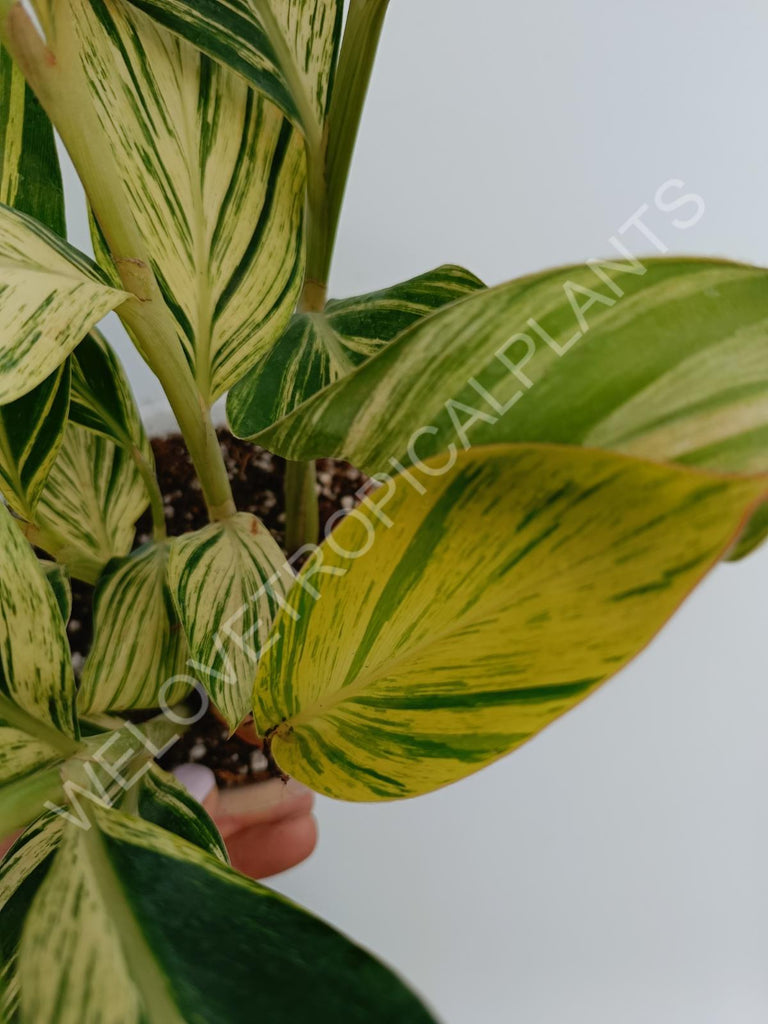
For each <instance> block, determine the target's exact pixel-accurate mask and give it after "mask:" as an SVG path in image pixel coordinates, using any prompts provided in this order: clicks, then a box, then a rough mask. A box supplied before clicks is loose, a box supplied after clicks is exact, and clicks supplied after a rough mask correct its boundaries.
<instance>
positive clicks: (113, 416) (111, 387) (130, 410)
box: [69, 330, 152, 460]
mask: <svg viewBox="0 0 768 1024" xmlns="http://www.w3.org/2000/svg"><path fill="white" fill-rule="evenodd" d="M69 415H70V419H71V420H72V421H73V422H74V423H78V424H79V425H80V426H82V427H86V428H87V429H88V430H92V431H93V432H94V433H96V434H102V435H103V436H104V437H106V438H108V439H109V440H112V441H114V442H115V443H116V444H119V445H120V446H121V447H123V448H133V447H135V448H137V449H139V451H141V453H142V454H143V455H144V457H145V458H148V459H150V460H151V458H152V449H151V447H150V445H149V443H148V441H147V438H146V435H145V433H144V427H143V425H142V422H141V415H140V414H139V410H138V407H137V405H136V400H135V398H134V396H133V392H132V390H131V386H130V384H129V382H128V378H127V376H126V374H125V370H124V369H123V366H122V364H121V362H120V360H119V359H118V358H117V355H116V354H115V352H114V351H113V350H112V349H111V348H110V346H109V344H108V342H107V340H106V338H104V336H103V335H102V334H101V332H100V331H96V330H94V331H91V332H90V334H88V335H86V337H85V338H84V339H83V340H82V341H81V342H80V344H79V345H78V346H77V348H76V349H75V351H74V355H73V358H72V399H71V406H70V413H69Z"/></svg>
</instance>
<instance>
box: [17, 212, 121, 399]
mask: <svg viewBox="0 0 768 1024" xmlns="http://www.w3.org/2000/svg"><path fill="white" fill-rule="evenodd" d="M0 264H1V265H2V269H0V296H2V302H0V404H2V405H4V404H5V403H7V402H11V401H13V400H14V399H16V398H19V397H20V396H21V395H24V394H26V393H27V392H28V391H31V390H32V388H34V387H35V386H36V385H38V384H40V383H41V382H42V381H44V380H45V379H46V377H48V376H50V374H51V373H53V371H54V370H55V369H56V368H57V367H58V366H60V365H61V363H63V362H64V360H65V359H66V357H67V356H68V355H69V353H70V352H71V351H72V349H73V348H74V347H75V346H76V345H77V343H78V342H79V341H80V339H81V338H82V337H83V335H85V334H86V333H87V332H88V331H89V330H90V329H91V327H93V326H94V325H95V324H96V323H97V322H98V321H99V320H101V318H102V317H103V316H105V315H106V314H107V313H109V312H110V310H112V309H115V308H116V307H117V306H119V305H121V303H123V302H124V301H125V300H126V299H127V298H129V296H128V295H127V294H126V293H125V292H122V291H118V290H117V289H116V288H112V287H111V286H110V285H109V284H108V282H107V278H106V277H105V276H104V274H103V273H102V271H101V270H99V269H98V267H97V266H96V265H95V264H93V263H91V262H90V260H88V259H87V257H85V256H83V255H82V253H79V252H78V251H77V250H76V249H73V248H72V246H70V245H68V244H67V243H66V242H64V241H62V239H60V238H59V237H58V236H56V235H55V234H54V233H53V232H52V231H50V230H49V229H48V228H46V227H44V226H43V225H42V224H40V223H39V222H38V221H35V220H32V218H30V217H27V216H26V215H25V214H22V213H19V212H18V211H16V210H12V209H10V208H9V207H7V206H3V205H0Z"/></svg>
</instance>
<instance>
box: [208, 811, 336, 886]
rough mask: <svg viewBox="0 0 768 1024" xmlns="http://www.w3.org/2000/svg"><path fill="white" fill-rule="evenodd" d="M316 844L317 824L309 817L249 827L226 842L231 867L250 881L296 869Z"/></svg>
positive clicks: (308, 815)
mask: <svg viewBox="0 0 768 1024" xmlns="http://www.w3.org/2000/svg"><path fill="white" fill-rule="evenodd" d="M316 843H317V822H316V821H315V818H314V816H313V815H311V814H304V815H302V816H301V817H296V818H286V819H284V820H283V821H279V822H277V823H275V824H271V825H251V826H250V827H249V828H245V829H242V830H241V831H240V832H237V833H236V834H235V835H233V836H231V837H230V838H229V839H228V840H227V849H228V850H229V857H230V860H231V861H232V867H233V868H235V869H236V870H237V871H242V873H243V874H244V875H250V877H251V878H267V877H269V875H276V874H279V872H281V871H287V870H288V868H292V867H295V866H296V865H297V864H300V863H301V862H302V861H303V860H306V858H307V857H308V856H309V855H310V854H311V853H312V851H313V850H314V848H315V845H316Z"/></svg>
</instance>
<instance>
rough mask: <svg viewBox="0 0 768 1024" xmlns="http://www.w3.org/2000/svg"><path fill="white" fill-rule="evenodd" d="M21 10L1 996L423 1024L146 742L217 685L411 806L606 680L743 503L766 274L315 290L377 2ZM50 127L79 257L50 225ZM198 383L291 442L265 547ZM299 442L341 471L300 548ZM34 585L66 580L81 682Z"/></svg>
mask: <svg viewBox="0 0 768 1024" xmlns="http://www.w3.org/2000/svg"><path fill="white" fill-rule="evenodd" d="M33 6H34V9H35V15H36V19H34V18H33V17H32V16H31V15H30V13H29V12H28V10H27V8H26V6H24V5H22V3H20V2H17V0H0V40H2V44H3V48H2V50H1V51H0V145H1V164H0V490H2V494H3V496H4V498H5V506H4V507H0V559H1V564H2V572H0V783H1V784H2V788H1V789H0V837H2V836H3V835H6V834H9V833H11V832H12V831H13V830H15V829H17V828H24V829H25V831H24V832H23V835H22V836H21V838H20V839H19V840H18V841H17V842H16V843H15V845H14V846H13V847H12V848H11V850H10V853H9V854H8V855H7V856H6V858H5V860H4V861H3V862H2V865H1V866H0V950H2V954H3V955H2V967H1V970H2V974H0V1019H2V1020H7V1021H21V1022H22V1024H48V1022H70V1021H71V1022H78V1024H80V1022H85V1024H91V1022H93V1024H95V1022H97V1021H98V1022H102V1021H114V1022H115V1024H139V1022H144V1021H146V1022H152V1024H173V1022H184V1021H188V1022H211V1024H214V1022H215V1024H222V1022H229V1021H232V1022H235V1021H241V1020H243V1021H244V1020H251V1019H252V1017H253V1016H254V1014H258V1015H259V1016H260V1017H262V1016H263V1017H264V1019H270V1020H272V1021H275V1022H286V1024H288V1022H290V1024H301V1022H306V1024H319V1022H322V1021H331V1020H334V1021H335V1020H344V1021H346V1022H353V1021H359V1022H363V1021H365V1022H373V1021H376V1022H382V1024H384V1022H392V1024H394V1022H397V1024H408V1022H413V1024H416V1022H421V1021H424V1022H426V1021H428V1020H431V1019H432V1018H431V1015H430V1014H429V1012H428V1011H427V1010H426V1009H425V1008H424V1007H423V1006H422V1004H421V1003H420V1002H419V1001H418V999H417V998H416V997H415V996H414V995H413V994H412V993H411V992H410V991H409V990H408V989H407V988H406V987H405V986H404V985H403V984H402V983H401V982H400V981H399V980H398V979H397V978H396V977H395V976H393V975H392V974H391V973H390V972H388V971H387V970H386V969H385V968H384V967H383V966H382V965H380V964H379V963H378V962H377V961H375V960H374V959H373V958H372V957H370V956H369V955H368V954H367V953H365V952H363V951H362V950H360V949H359V948H357V947H356V946H354V945H353V944H352V943H351V942H349V941H348V940H347V939H345V938H344V937H343V936H341V935H339V934H338V933H336V932H334V931H333V930H332V929H330V928H329V927H327V926H325V925H323V924H322V923H320V922H318V921H317V920H315V919H314V918H313V917H311V916H310V915H309V914H307V913H305V912H304V911H302V910H300V909H299V908H297V907H295V906H293V905H291V904H289V903H287V902H286V901H284V900H282V899H281V898H279V897H278V896H276V895H275V894H274V893H272V892H270V891H269V890H267V889H265V888H263V887H262V886H260V885H258V884H256V883H255V882H251V881H249V880H248V879H246V878H244V877H243V876H241V875H239V874H237V873H236V872H234V871H233V870H232V869H231V868H230V867H229V866H228V862H227V853H226V849H225V847H224V845H223V843H222V841H221V838H220V836H219V835H218V833H217V831H216V829H215V827H214V825H213V823H212V822H211V820H210V819H209V818H208V817H207V815H206V813H205V812H204V811H203V809H202V808H201V807H200V806H199V805H197V804H196V802H195V801H194V800H192V799H191V797H189V796H188V795H187V793H186V791H185V790H184V789H183V788H182V787H181V786H180V785H179V784H178V783H176V782H175V780H174V779H173V777H171V776H168V775H166V774H165V773H164V772H163V771H161V769H160V768H159V767H158V766H157V764H156V758H157V756H158V755H159V753H160V752H162V750H164V749H166V748H167V746H168V745H169V744H170V743H173V742H174V741H175V738H176V735H177V733H178V728H179V725H178V723H179V722H180V721H183V720H184V719H185V718H188V717H190V716H189V714H188V712H187V710H185V708H186V705H185V704H184V703H183V702H184V701H185V700H186V698H187V696H188V693H189V691H190V688H191V687H193V686H194V687H197V688H198V689H200V690H202V689H203V688H204V689H205V691H207V694H208V695H209V697H210V699H211V700H212V701H213V703H214V704H215V706H216V707H217V709H218V712H219V713H220V714H221V715H222V716H223V717H224V718H225V719H226V721H227V722H228V724H229V726H230V727H231V728H232V729H233V730H234V729H235V728H237V727H238V726H239V725H240V724H241V723H242V721H243V720H244V719H245V718H246V717H247V716H248V715H249V714H251V713H252V714H253V716H254V722H255V727H256V731H257V733H258V735H259V737H260V740H261V742H262V744H263V746H264V748H265V750H266V751H267V753H268V754H269V755H270V763H271V764H273V765H274V766H275V770H276V771H277V772H283V773H287V774H290V775H292V776H294V777H296V778H298V779H299V780H302V781H304V782H306V783H307V784H308V785H309V786H311V787H312V788H314V789H315V790H317V791H318V792H322V793H325V794H328V795H330V796H332V797H337V798H342V799H347V800H368V801H372V800H388V799H393V798H400V797H409V796H415V795H417V794H421V793H425V792H428V791H430V790H432V789H435V788H436V787H439V786H444V785H446V784H448V783H450V782H453V781H455V780H457V779H460V778H462V777H463V776H465V775H467V774H469V773H470V772H473V771H476V770H477V769H479V768H481V767H482V766H483V765H486V764H488V763H489V762H491V761H493V760H494V759H496V758H499V757H501V756H503V755H505V754H507V753H508V752H509V751H511V750H513V749H515V748H516V747H517V746H519V745H520V744H522V743H525V742H526V741H527V740H528V739H530V738H531V737H532V736H534V735H535V734H536V733H537V732H539V731H540V730H541V729H543V728H544V727H545V726H546V725H547V724H548V723H549V722H551V721H552V720H553V719H555V718H556V717H558V716H559V715H562V714H563V713H564V712H565V711H567V710H568V709H569V708H571V707H572V706H573V705H575V704H576V703H578V702H579V701H581V700H583V699H584V698H585V697H586V696H587V695H588V694H590V693H591V692H592V691H593V690H594V689H595V688H596V687H598V686H600V685H601V684H602V683H603V682H604V681H605V680H607V679H608V678H610V677H611V676H613V675H614V674H616V673H617V672H618V671H619V670H620V669H621V668H622V667H623V666H624V665H625V664H626V663H627V662H628V661H629V660H630V659H632V658H633V657H634V656H635V655H636V654H637V653H638V652H639V651H640V650H641V649H642V648H643V647H644V646H645V645H646V644H647V643H648V642H649V640H650V639H651V638H652V637H653V636H654V634H655V633H656V632H657V631H658V630H659V629H660V628H661V627H662V626H663V625H664V623H665V622H666V620H667V619H668V618H669V617H670V616H671V615H672V613H673V612H674V611H675V609H676V608H677V607H678V606H679V604H680V602H681V601H682V600H684V599H685V597H686V596H687V595H688V594H689V593H690V591H691V590H692V589H693V588H694V587H695V586H696V584H697V583H698V582H699V581H700V580H701V579H702V577H703V576H704V575H705V574H706V573H707V572H708V571H709V570H710V569H711V568H712V567H713V566H714V565H715V564H717V563H718V562H719V561H720V560H721V559H722V558H724V557H739V556H743V555H745V554H747V553H748V552H749V551H750V550H751V549H753V548H754V547H755V546H757V544H758V543H759V542H760V541H761V540H762V539H763V537H764V535H765V533H766V532H768V500H767V499H768V272H767V271H765V270H763V269H761V268H757V267H749V266H743V265H737V264H732V263H727V262H724V261H710V260H704V259H690V258H689V259H653V260H647V261H645V262H643V263H639V261H636V260H633V261H627V262H623V261H622V262H616V261H613V262H611V261H608V262H605V263H602V264H591V265H588V266H585V267H566V268H562V269H559V270H554V271H549V272H546V273H539V274H536V275H533V276H531V277H528V278H524V279H522V280H518V281H513V282H511V283H509V284H504V285H501V286H498V287H495V288H486V287H485V286H484V285H483V284H482V282H480V281H479V280H478V279H477V278H476V277H475V276H474V275H473V274H471V273H470V272H469V271H466V270H463V269H461V268H459V267H455V266H444V267H441V268H439V269H437V270H432V271H430V272H427V273H424V274H421V275H420V276H418V277H416V278H413V279H412V280H408V281H406V282H404V283H402V284H399V285H395V286H389V287H386V288H384V289H382V290H381V291H378V292H376V293H373V294H369V295H363V296H359V297H356V298H345V299H341V300H334V301H327V297H326V290H327V289H326V284H327V281H328V273H329V268H330V263H331V257H332V253H333V247H334V239H335V235H336V228H337V224H338V220H339V213H340V209H341V202H342V197H343V192H344V186H345V182H346V178H347V174H348V170H349V166H350V160H351V154H352V149H353V145H354V141H355V136H356V133H357V128H358V124H359V120H360V116H361V112H362V107H363V101H364V96H365V92H366V89H367V84H368V80H369V76H370V72H371V67H372V63H373V57H374V53H375V50H376V47H377V43H378V38H379V34H380V31H381V28H382V23H383V19H384V15H385V10H386V7H387V0H351V2H350V4H349V8H348V11H347V14H346V19H344V17H343V6H344V5H343V3H342V0H34V2H33ZM54 127H55V129H56V131H57V132H58V134H59V136H60V138H61V140H62V142H63V144H64V146H66V148H67V150H68V151H69V154H70V156H71V158H72V161H73V163H74V165H75V168H76V169H77V172H78V174H79V176H80V179H81V181H82V184H83V186H84V189H85V192H86V196H87V199H88V203H89V205H90V210H91V213H92V237H93V250H94V253H95V259H90V258H89V257H88V256H86V255H84V254H83V253H81V252H78V251H77V250H76V249H75V248H73V247H72V246H71V245H70V244H69V243H68V242H67V241H66V239H65V218H64V205H63V190H62V184H61V177H60V172H59V167H58V162H57V156H56V148H55V143H54V131H53V129H54ZM110 311H116V312H117V315H118V316H119V318H120V319H121V321H122V323H123V324H124V326H125V328H126V330H127V332H128V334H129V335H130V337H131V339H132V340H133V342H134V343H135V345H136V347H137V349H138V351H139V352H140V354H141V355H142V357H143V358H144V359H145V360H146V362H147V363H148V365H149V366H150V367H151V369H152V370H153V371H154V372H155V374H156V375H157V377H158V378H159V380H160V382H161V384H162V386H163V388H164V389H165V392H166V394H167V396H168V400H169V402H170V405H171V407H172V409H173V411H174V413H175V416H176V418H177V420H178V423H179V425H180V428H181V430H182V433H183V435H184V438H185V440H186V443H187V446H188V448H189V452H190V454H191V457H192V459H193V462H194V464H195V467H196V470H197V474H198V477H199V481H200V484H201V488H202V491H203V495H204V497H205V501H206V504H207V507H208V511H209V514H210V524H209V525H208V526H207V527H206V528H205V529H203V530H200V531H199V532H192V533H188V534H186V535H184V536H182V537H179V538H174V539H169V538H168V537H167V535H166V528H165V518H164V508H163V499H162V495H161V492H160V489H159V486H158V483H157V480H156V475H155V470H154V464H153V456H152V449H151V447H150V446H149V443H148V440H147V437H146V434H145V432H144V429H143V427H142V424H141V419H140V417H139V414H138V411H137V408H136V405H135V402H134V399H133V397H132V394H131V390H130V387H129V384H128V381H127V379H126V377H125V374H124V372H123V370H122V368H121V366H120V363H119V362H118V360H117V358H116V356H115V354H114V352H113V351H112V350H111V348H110V346H109V344H108V343H107V341H106V340H105V339H104V337H103V336H102V335H101V334H100V333H99V331H98V329H97V325H98V323H99V321H100V320H101V319H102V318H103V317H104V316H105V314H107V313H108V312H110ZM577 343H578V344H577ZM566 356H567V358H565V357H566ZM225 392H228V395H229V397H228V412H229V417H230V422H231V425H232V427H233V429H234V431H235V432H236V433H237V434H239V435H240V436H241V437H244V438H248V439H251V440H254V441H257V442H258V443H259V444H261V445H263V446H265V447H266V448H268V449H269V450H270V451H272V452H274V453H276V454H277V455H280V456H283V457H284V458H286V459H288V460H289V461H288V463H287V470H286V503H287V508H286V512H287V519H288V522H287V537H286V544H287V548H288V553H289V554H290V555H293V554H294V553H295V552H296V551H297V550H298V551H299V553H300V554H301V555H302V557H304V556H305V555H307V554H309V556H310V557H309V558H308V560H306V561H305V562H304V565H303V568H302V569H301V571H300V573H298V574H296V573H294V571H293V569H292V567H291V566H292V559H289V560H288V561H286V558H285V554H284V553H283V552H282V551H281V549H280V548H279V546H278V544H277V542H276V541H275V539H274V538H273V537H272V535H271V534H270V533H269V532H268V531H267V530H266V529H265V528H264V526H263V525H262V524H261V523H260V522H259V520H258V519H256V518H254V517H253V516H250V515H247V514H245V513H243V512H238V510H237V509H236V507H235V503H234V501H233V498H232V491H231V488H230V483H229V478H228V473H227V469H226V467H225V464H224V462H223V460H222V456H221V451H220V448H219V442H218V440H217V436H216V433H215V431H214V429H213V425H212V422H211V415H210V410H211V406H212V404H213V402H214V401H215V400H216V399H217V398H219V397H220V396H221V395H223V394H224V393H225ZM328 456H335V457H343V458H347V459H349V460H351V461H352V462H353V463H355V464H356V465H357V466H359V467H360V468H362V469H363V470H365V471H366V472H368V473H369V474H371V475H372V477H373V481H372V484H371V487H370V492H369V493H368V495H367V497H365V500H364V501H363V502H362V504H361V506H360V507H359V508H358V509H357V510H355V511H353V512H352V513H350V514H349V515H347V516H346V517H343V521H342V522H340V523H339V525H338V526H337V528H336V529H335V530H333V531H332V532H329V533H328V535H327V536H326V537H325V539H324V540H323V542H322V544H320V545H319V546H317V545H316V543H315V542H316V541H317V540H318V537H317V533H318V526H317V524H318V518H317V501H316V491H315V478H314V462H313V461H312V460H314V459H317V458H319V457H328ZM147 506H150V507H151V513H152V519H153V523H154V531H153V537H152V540H151V541H149V542H148V543H146V544H144V545H143V546H141V547H138V548H135V547H134V543H135V532H136V531H135V524H136V521H137V519H138V517H139V516H140V515H141V514H142V513H143V511H144V510H145V508H146V507H147ZM335 518H336V519H340V518H342V517H341V516H337V517H335ZM35 549H36V550H35ZM70 577H76V578H78V579H80V580H83V581H85V582H86V583H88V584H93V585H95V592H94V593H95V597H94V622H95V635H94V640H93V646H92V650H91V652H90V654H89V656H88V658H87V661H86V663H85V666H84V668H83V671H82V673H81V676H80V678H79V680H77V681H76V679H75V676H74V673H73V668H72V661H71V657H70V652H69V648H68V643H67V636H66V630H65V623H66V620H67V618H68V616H69V613H70V594H69V582H68V581H69V578H70ZM179 702H182V703H181V706H178V705H179ZM153 708H154V709H162V710H164V711H165V714H162V713H161V714H159V715H158V716H157V717H155V718H150V719H149V721H147V716H146V715H143V716H141V719H140V720H141V721H143V722H144V723H145V724H144V725H142V726H138V725H136V724H134V723H133V722H132V720H131V717H130V713H131V712H133V711H137V710H141V711H146V710H147V709H153ZM138 720H139V719H137V721H138ZM191 921H194V934H192V933H191ZM232 932H236V933H237V935H238V936H239V939H240V941H239V943H237V944H235V945H233V944H232V942H229V941H227V938H226V937H227V936H228V935H230V934H231V933H232ZM201 936H202V941H201Z"/></svg>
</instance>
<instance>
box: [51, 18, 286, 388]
mask: <svg viewBox="0 0 768 1024" xmlns="http://www.w3.org/2000/svg"><path fill="white" fill-rule="evenodd" d="M66 7H67V15H66V17H65V16H64V14H63V13H62V14H61V16H60V17H59V18H58V20H56V22H55V32H54V47H56V46H59V47H60V48H66V49H70V48H75V49H76V51H77V52H79V54H80V59H81V63H82V67H83V72H84V74H85V76H86V79H87V85H88V88H89V90H90V95H91V98H92V100H93V102H94V105H95V108H96V112H97V114H98V116H99V118H100V120H101V123H102V126H103V128H104V132H105V136H106V139H107V141H108V143H109V145H110V146H111V147H112V150H113V152H114V156H115V163H116V164H117V166H118V167H119V169H120V171H121V175H122V186H123V189H124V192H125V195H126V197H127V200H128V203H129V205H130V208H131V210H132V212H133V214H134V217H135V219H136V223H137V225H138V227H139V230H140V231H141V233H142V236H143V239H144V242H145V244H146V246H147V250H148V252H149V255H150V259H151V263H152V268H153V270H154V273H155V276H156V278H157V281H158V284H159V286H160V289H161V291H162V293H163V297H164V299H165V301H166V304H167V305H168V307H169V308H170V310H171V312H172V313H173V316H174V318H175V320H176V323H177V326H178V335H179V341H180V344H181V345H182V347H183V349H184V351H185V353H186V356H187V359H188V361H189V363H190V366H191V367H192V370H193V372H194V375H195V378H196V381H197V384H198V388H199V390H200V393H201V396H202V398H203V400H204V401H205V402H206V403H207V404H210V403H212V402H213V401H215V399H216V398H218V397H219V396H220V395H221V394H223V393H224V391H226V390H227V389H228V388H229V387H230V386H231V385H232V384H234V383H235V382H236V381H237V380H239V379H240V377H242V376H243V375H244V374H245V372H246V371H247V370H248V369H249V368H250V366H251V365H252V364H253V362H254V361H255V360H256V359H258V358H259V357H260V356H261V355H262V354H263V353H264V352H265V351H267V350H268V349H269V347H270V346H271V345H272V343H273V342H274V340H276V338H278V337H279V336H280V334H281V333H282V331H283V330H284V328H285V326H286V324H287V323H288V320H289V318H290V316H291V314H292V312H293V309H294V307H295V305H296V301H297V298H298V294H299V291H300V288H301V284H302V277H303V270H304V253H303V217H304V193H305V186H306V162H305V157H304V151H303V145H302V140H301V137H300V135H299V134H298V133H297V132H296V130H295V129H294V128H293V127H292V126H291V124H290V123H289V122H288V121H286V120H285V118H284V117H283V115H282V114H281V113H280V111H278V110H277V109H276V108H275V107H274V106H273V105H272V104H271V103H269V101H268V100H266V99H265V98H264V97H261V96H258V95H256V94H255V93H254V92H253V91H252V90H251V89H249V88H248V86H247V85H246V84H245V83H244V82H242V81H241V80H240V79H239V77H238V76H237V75H235V74H234V73H233V72H231V71H229V70H227V69H226V68H223V67H220V66H218V65H216V64H214V63H213V62H212V61H211V60H210V59H209V58H208V57H206V56H204V55H203V54H201V53H200V52H199V50H197V49H195V48H194V47H193V46H191V45H190V44H189V43H186V42H185V41H183V40H182V39H179V38H178V37H176V36H173V35H172V34H171V33H169V32H168V31H166V30H165V29H163V28H162V27H160V26H159V25H157V24H155V23H154V22H153V21H152V19H151V18H149V17H148V16H147V15H145V14H142V13H141V12H140V11H138V10H135V9H133V8H132V7H130V5H128V4H127V3H124V2H122V0H98V2H95V3H91V2H89V0H88V2H87V0H66ZM70 36H71V38H70ZM102 258H103V256H102Z"/></svg>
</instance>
